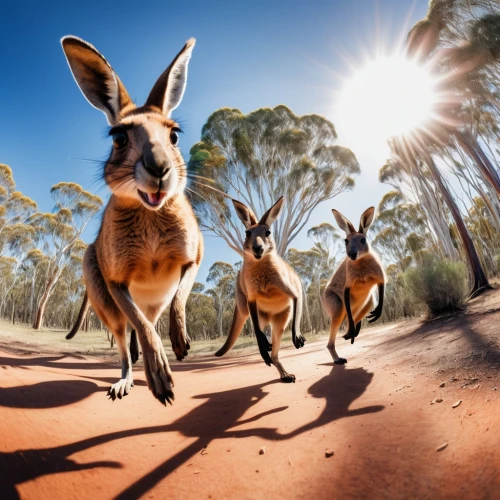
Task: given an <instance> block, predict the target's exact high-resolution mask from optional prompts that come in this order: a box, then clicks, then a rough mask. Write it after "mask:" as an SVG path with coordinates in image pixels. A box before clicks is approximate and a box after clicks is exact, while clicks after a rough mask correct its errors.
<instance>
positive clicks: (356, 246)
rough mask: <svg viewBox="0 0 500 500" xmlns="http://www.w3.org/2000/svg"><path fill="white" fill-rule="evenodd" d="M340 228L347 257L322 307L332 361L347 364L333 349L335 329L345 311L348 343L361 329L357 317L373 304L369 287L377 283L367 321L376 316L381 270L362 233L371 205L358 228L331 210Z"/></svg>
mask: <svg viewBox="0 0 500 500" xmlns="http://www.w3.org/2000/svg"><path fill="white" fill-rule="evenodd" d="M332 212H333V215H334V216H335V219H336V221H337V224H338V225H339V227H340V229H342V230H343V231H345V233H346V239H345V246H346V253H347V257H346V258H345V259H344V260H343V261H342V263H341V264H340V266H339V267H338V269H337V270H336V271H335V273H334V274H333V276H332V277H331V279H330V281H329V282H328V284H327V285H326V288H325V291H324V293H323V297H322V298H323V301H322V302H323V308H324V309H325V312H326V314H328V315H329V316H330V321H331V322H330V338H329V340H328V345H327V347H328V350H329V351H330V354H331V355H332V358H333V361H334V363H336V364H338V365H339V364H344V363H347V360H346V359H345V358H340V357H339V356H338V354H337V351H336V350H335V338H336V336H337V332H338V330H339V328H340V325H341V324H342V321H344V318H345V316H346V314H347V319H348V327H349V330H348V332H347V333H346V335H344V338H345V339H346V340H348V339H351V344H353V343H354V339H355V338H356V337H357V336H358V334H359V331H360V329H361V320H362V319H363V318H364V317H365V316H366V315H367V314H368V312H369V311H370V310H371V309H372V308H373V307H374V305H375V304H374V301H373V295H372V290H373V287H374V286H375V285H377V286H378V297H379V299H378V305H377V307H376V308H375V309H374V310H373V311H371V313H370V314H369V315H368V322H369V323H373V322H374V321H377V319H379V318H380V316H381V314H382V309H383V307H384V287H385V281H386V278H385V273H384V269H383V267H382V264H381V262H380V259H379V257H378V255H377V254H376V253H375V252H374V251H373V250H372V249H371V247H370V245H369V243H368V241H367V239H366V233H367V231H368V228H369V227H370V225H371V223H372V221H373V215H374V213H375V208H374V207H370V208H368V209H367V210H365V212H364V213H363V215H362V216H361V220H360V223H359V230H358V231H356V229H355V228H354V226H353V225H352V223H351V222H350V221H349V220H348V219H346V218H345V217H344V216H343V215H342V214H341V213H340V212H338V211H337V210H332Z"/></svg>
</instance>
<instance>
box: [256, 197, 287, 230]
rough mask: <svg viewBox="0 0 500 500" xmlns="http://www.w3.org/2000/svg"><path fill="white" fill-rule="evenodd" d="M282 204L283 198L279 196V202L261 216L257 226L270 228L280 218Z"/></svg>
mask: <svg viewBox="0 0 500 500" xmlns="http://www.w3.org/2000/svg"><path fill="white" fill-rule="evenodd" d="M284 202H285V198H284V197H283V196H281V197H280V198H279V200H278V201H277V202H276V203H275V204H274V205H273V206H272V207H271V208H270V209H269V210H268V211H267V212H266V213H265V214H264V215H263V216H262V218H261V219H260V221H259V224H265V225H266V226H270V225H271V224H272V223H273V222H274V221H275V220H276V219H277V218H278V217H279V216H280V213H281V210H282V209H283V203H284Z"/></svg>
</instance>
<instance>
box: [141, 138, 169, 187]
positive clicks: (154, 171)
mask: <svg viewBox="0 0 500 500" xmlns="http://www.w3.org/2000/svg"><path fill="white" fill-rule="evenodd" d="M142 164H143V165H144V168H145V170H146V171H147V172H148V173H149V174H150V175H152V176H153V177H158V178H159V179H163V177H165V175H167V174H168V172H169V170H170V167H171V165H170V161H169V158H168V156H167V152H166V151H165V148H164V147H163V146H162V145H161V144H152V145H151V146H150V147H149V148H147V147H145V148H144V154H143V157H142Z"/></svg>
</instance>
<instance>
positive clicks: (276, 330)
mask: <svg viewBox="0 0 500 500" xmlns="http://www.w3.org/2000/svg"><path fill="white" fill-rule="evenodd" d="M283 201H284V198H283V197H281V198H280V199H279V200H278V201H277V202H276V203H275V204H274V205H273V206H272V207H271V208H270V209H269V210H268V211H267V212H266V213H265V214H264V215H263V216H262V218H261V219H260V221H258V220H257V217H256V216H255V214H254V213H253V212H252V210H251V209H250V208H248V207H247V206H246V205H244V204H243V203H241V202H239V201H237V200H233V204H234V208H235V209H236V213H237V215H238V217H239V218H240V220H241V222H243V224H244V226H245V228H246V231H245V242H244V244H243V250H244V257H243V266H242V268H241V271H240V272H239V273H238V277H237V278H236V307H235V310H234V317H233V324H232V326H231V331H230V332H229V335H228V337H227V340H226V342H225V344H224V345H223V346H222V347H221V348H220V349H219V350H218V351H217V352H216V353H215V355H216V356H223V355H224V354H226V352H227V351H229V349H231V347H233V345H234V343H235V342H236V339H237V338H238V336H239V335H240V332H241V329H242V328H243V325H244V324H245V321H246V320H247V318H248V316H250V317H251V318H252V323H253V327H254V331H255V336H256V337H257V343H258V345H259V351H260V354H261V356H262V358H263V359H264V361H265V363H266V365H268V366H271V364H273V365H274V366H275V367H276V368H277V369H278V372H279V374H280V377H281V381H282V382H288V383H290V382H295V375H292V374H290V373H287V371H286V370H285V369H284V368H283V365H282V364H281V363H280V361H279V358H278V351H279V348H280V343H281V337H282V336H283V332H284V331H285V328H286V326H287V324H288V322H289V321H290V317H291V318H292V339H293V344H294V345H295V347H296V348H297V349H300V348H301V347H302V346H303V345H304V342H305V338H304V337H303V336H302V335H301V334H300V318H301V316H302V284H301V282H300V278H299V277H298V276H297V274H296V273H295V271H294V270H293V269H292V268H291V267H290V266H289V265H288V264H287V263H286V262H285V261H284V260H283V259H282V258H281V257H280V256H279V255H278V254H277V253H276V246H275V244H274V238H273V236H272V234H271V225H272V223H273V222H274V221H275V220H276V219H277V218H278V217H279V215H280V212H281V209H282V208H283ZM269 324H270V325H271V327H272V345H271V344H269V341H268V340H267V338H266V336H265V335H264V332H263V330H264V328H265V327H266V326H267V325H269ZM269 351H271V356H269Z"/></svg>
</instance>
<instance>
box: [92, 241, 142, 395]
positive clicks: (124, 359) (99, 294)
mask: <svg viewBox="0 0 500 500" xmlns="http://www.w3.org/2000/svg"><path fill="white" fill-rule="evenodd" d="M83 273H84V278H85V284H86V286H87V294H88V297H89V300H90V303H91V304H92V307H93V308H94V310H95V312H96V314H97V315H98V316H99V318H101V320H102V321H103V323H104V324H105V325H106V326H107V327H108V328H109V330H110V331H111V333H112V334H113V337H114V339H115V341H116V346H117V348H118V352H119V353H120V359H121V364H122V373H121V378H120V380H119V381H118V382H116V383H115V384H112V385H111V387H110V388H109V390H108V396H109V397H110V398H111V399H112V400H113V401H114V400H115V399H116V398H118V399H121V398H122V397H123V396H126V395H127V394H128V393H129V392H130V390H131V388H132V387H133V386H134V382H133V377H132V361H131V359H130V353H129V351H128V349H127V341H126V328H127V318H126V317H125V315H124V314H123V313H122V312H121V311H120V309H118V307H117V305H116V303H115V301H114V300H113V298H112V297H111V295H110V294H109V291H108V287H107V285H106V282H105V281H104V278H103V276H102V273H101V270H100V268H99V264H98V262H97V258H96V254H95V247H94V245H93V244H92V245H89V246H88V247H87V250H86V251H85V255H84V258H83Z"/></svg>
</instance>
